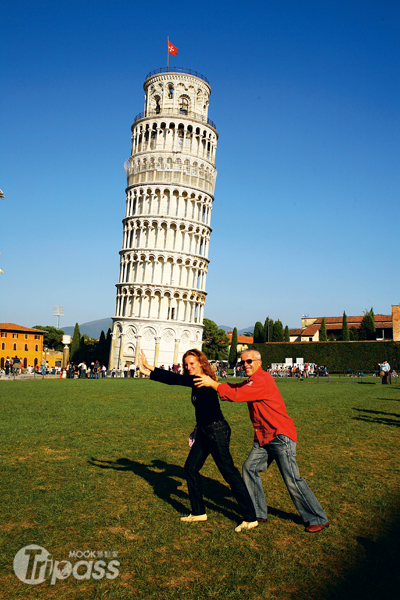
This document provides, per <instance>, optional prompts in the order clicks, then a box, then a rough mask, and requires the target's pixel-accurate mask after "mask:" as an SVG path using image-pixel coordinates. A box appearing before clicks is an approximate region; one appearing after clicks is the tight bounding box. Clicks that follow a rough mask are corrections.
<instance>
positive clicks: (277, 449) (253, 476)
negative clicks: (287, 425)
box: [242, 434, 328, 525]
mask: <svg viewBox="0 0 400 600" xmlns="http://www.w3.org/2000/svg"><path fill="white" fill-rule="evenodd" d="M274 460H275V461H276V464H277V466H278V469H279V471H280V473H281V475H282V478H283V481H284V482H285V485H286V487H287V489H288V492H289V494H290V497H291V499H292V501H293V504H294V505H295V507H296V508H297V510H298V512H299V514H300V516H301V518H302V519H303V521H304V523H305V524H307V525H320V524H324V523H327V522H328V517H327V516H326V514H325V513H324V511H323V509H322V506H321V505H320V503H319V502H318V500H317V499H316V497H315V496H314V494H313V493H312V491H311V490H310V488H309V487H308V485H307V482H306V480H305V479H303V478H302V477H300V472H299V467H298V466H297V462H296V443H295V442H294V441H293V440H291V439H290V438H288V437H286V436H285V435H281V434H279V435H277V436H276V437H275V438H274V439H273V440H272V441H271V442H269V444H266V445H265V446H260V444H259V442H258V441H255V442H254V445H253V448H252V450H251V452H250V454H249V456H248V458H247V460H246V462H245V463H244V465H243V470H242V476H243V480H244V482H245V484H246V486H247V489H248V490H249V494H250V497H251V499H252V500H253V504H254V508H255V509H256V514H257V518H259V519H266V518H267V517H268V506H267V502H266V500H265V495H264V490H263V487H262V481H261V477H260V472H262V471H266V470H267V469H268V467H269V466H270V464H271V463H272V462H273V461H274Z"/></svg>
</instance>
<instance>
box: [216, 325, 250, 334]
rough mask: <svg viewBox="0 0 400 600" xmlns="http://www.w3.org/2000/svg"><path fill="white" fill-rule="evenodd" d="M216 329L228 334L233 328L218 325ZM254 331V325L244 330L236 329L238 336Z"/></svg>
mask: <svg viewBox="0 0 400 600" xmlns="http://www.w3.org/2000/svg"><path fill="white" fill-rule="evenodd" d="M218 327H219V328H220V329H223V330H224V331H225V333H228V331H233V327H228V325H218ZM253 330H254V325H250V326H249V327H245V328H244V329H238V335H243V334H244V333H245V331H253Z"/></svg>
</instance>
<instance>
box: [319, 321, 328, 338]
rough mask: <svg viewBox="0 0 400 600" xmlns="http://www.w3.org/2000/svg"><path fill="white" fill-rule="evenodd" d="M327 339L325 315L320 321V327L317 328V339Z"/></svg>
mask: <svg viewBox="0 0 400 600" xmlns="http://www.w3.org/2000/svg"><path fill="white" fill-rule="evenodd" d="M327 340H328V333H327V331H326V323H325V317H324V318H323V319H322V321H321V328H320V330H319V341H320V342H326V341H327Z"/></svg>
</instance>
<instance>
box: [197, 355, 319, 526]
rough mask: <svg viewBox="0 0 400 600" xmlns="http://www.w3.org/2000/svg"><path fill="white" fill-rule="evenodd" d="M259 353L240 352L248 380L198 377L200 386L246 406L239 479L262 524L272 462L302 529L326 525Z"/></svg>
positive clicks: (292, 430)
mask: <svg viewBox="0 0 400 600" xmlns="http://www.w3.org/2000/svg"><path fill="white" fill-rule="evenodd" d="M261 364H262V363H261V355H260V353H259V352H257V351H256V350H247V351H245V352H243V353H242V356H241V366H242V368H243V369H244V371H245V373H246V376H247V377H248V379H247V380H246V381H243V382H242V383H237V384H230V383H218V382H217V381H214V380H213V379H211V377H207V376H206V375H201V376H199V377H198V378H197V385H198V387H202V386H207V387H213V388H214V389H215V390H217V391H218V394H219V396H220V398H221V400H228V401H230V402H247V406H248V408H249V413H250V420H251V422H252V424H253V427H254V444H253V448H252V450H251V452H250V454H249V456H248V458H247V460H246V462H245V463H244V465H243V472H242V476H243V480H244V482H245V484H246V486H247V489H248V491H249V494H250V496H251V499H252V501H253V504H254V508H255V510H256V515H257V520H258V521H266V520H267V517H268V507H267V502H266V500H265V495H264V490H263V487H262V481H261V477H260V472H262V471H266V470H267V468H268V467H269V466H270V464H271V463H272V462H273V461H274V460H275V461H276V464H277V465H278V469H279V471H280V473H281V475H282V478H283V481H284V482H285V484H286V487H287V489H288V492H289V494H290V497H291V499H292V501H293V503H294V505H295V507H296V508H297V510H298V511H299V514H300V516H301V518H302V519H303V521H304V523H305V525H306V531H307V532H308V533H316V532H318V531H321V530H322V529H324V528H325V527H329V522H328V517H327V516H326V514H325V513H324V511H323V509H322V507H321V505H320V503H319V502H318V500H317V498H316V497H315V496H314V494H313V493H312V491H311V489H310V488H309V486H308V485H307V482H306V481H305V479H303V478H302V477H300V473H299V468H298V466H297V463H296V442H297V436H296V429H295V426H294V423H293V421H292V419H291V418H290V417H289V416H288V414H287V413H286V407H285V403H284V402H283V399H282V396H281V394H280V392H279V390H278V388H277V385H276V383H275V381H274V378H273V377H272V375H271V374H270V373H267V372H266V371H264V370H263V369H262V368H261Z"/></svg>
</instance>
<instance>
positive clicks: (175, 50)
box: [168, 41, 178, 56]
mask: <svg viewBox="0 0 400 600" xmlns="http://www.w3.org/2000/svg"><path fill="white" fill-rule="evenodd" d="M168 52H169V54H173V55H174V56H176V55H177V53H178V48H177V47H176V46H174V45H173V44H171V42H170V41H168Z"/></svg>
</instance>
